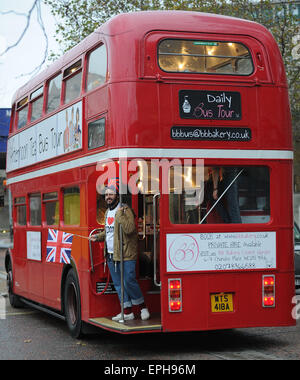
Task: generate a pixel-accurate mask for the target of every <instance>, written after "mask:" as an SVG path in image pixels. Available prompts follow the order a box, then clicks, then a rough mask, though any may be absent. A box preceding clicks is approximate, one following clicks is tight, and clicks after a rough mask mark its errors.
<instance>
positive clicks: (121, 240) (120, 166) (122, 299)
mask: <svg viewBox="0 0 300 380" xmlns="http://www.w3.org/2000/svg"><path fill="white" fill-rule="evenodd" d="M119 188H120V206H121V207H122V191H123V189H122V161H121V159H120V161H119ZM119 237H120V272H121V319H120V321H119V322H121V323H124V257H123V232H122V226H121V224H120V228H119Z"/></svg>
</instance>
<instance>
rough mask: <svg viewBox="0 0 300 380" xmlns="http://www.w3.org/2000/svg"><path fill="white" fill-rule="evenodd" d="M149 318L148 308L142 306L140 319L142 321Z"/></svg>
mask: <svg viewBox="0 0 300 380" xmlns="http://www.w3.org/2000/svg"><path fill="white" fill-rule="evenodd" d="M149 318H150V313H149V310H148V309H147V308H144V309H142V310H141V319H142V320H143V321H146V320H147V319H149Z"/></svg>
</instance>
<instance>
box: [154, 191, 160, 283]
mask: <svg viewBox="0 0 300 380" xmlns="http://www.w3.org/2000/svg"><path fill="white" fill-rule="evenodd" d="M159 197H160V193H156V194H155V195H154V197H153V265H154V277H153V282H154V285H156V286H161V282H157V279H156V269H157V248H156V243H157V232H156V198H159Z"/></svg>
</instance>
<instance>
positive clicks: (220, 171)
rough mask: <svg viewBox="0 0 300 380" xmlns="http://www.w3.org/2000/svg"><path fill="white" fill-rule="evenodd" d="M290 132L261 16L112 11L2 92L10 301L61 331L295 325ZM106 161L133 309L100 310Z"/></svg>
mask: <svg viewBox="0 0 300 380" xmlns="http://www.w3.org/2000/svg"><path fill="white" fill-rule="evenodd" d="M291 136H292V135H291V118H290V110H289V99H288V89H287V81H286V76H285V70H284V65H283V62H282V58H281V55H280V52H279V49H278V47H277V45H276V42H275V40H274V38H273V37H272V35H271V33H269V31H268V30H266V29H265V28H264V27H263V26H261V25H259V24H257V23H254V22H249V21H247V20H242V19H236V18H231V17H224V16H221V15H213V14H204V13H198V12H182V11H155V12H150V11H149V12H137V13H129V14H121V15H118V16H116V17H114V18H112V19H111V20H109V21H108V22H106V23H105V24H103V25H102V26H100V27H99V28H98V29H97V30H96V31H95V32H94V33H92V34H91V35H90V36H88V37H87V38H86V39H85V40H83V41H82V42H81V43H79V44H78V45H77V46H76V47H74V48H73V49H71V50H70V51H68V52H67V53H66V54H65V55H64V56H62V57H61V58H60V59H59V60H57V61H56V62H55V63H53V64H51V65H50V66H49V67H48V68H47V69H46V70H45V71H43V72H42V73H40V74H38V75H37V76H36V77H35V78H34V79H31V80H30V81H29V82H28V83H27V84H26V85H25V86H23V87H22V88H20V89H19V90H18V91H17V92H16V94H15V95H14V98H13V102H12V118H11V125H10V132H9V139H8V148H7V184H8V188H9V196H10V206H11V212H12V221H13V222H12V223H13V225H12V228H13V248H12V249H10V250H8V251H7V254H6V257H5V266H6V271H7V285H8V291H9V299H10V302H11V304H12V305H13V306H15V307H18V306H20V305H21V304H27V305H31V306H34V307H37V308H39V309H41V310H46V311H48V312H50V313H52V314H54V315H57V316H58V317H60V318H62V319H65V320H66V322H67V324H68V327H69V329H70V332H71V334H72V335H73V336H74V337H78V336H80V334H81V333H82V331H83V328H84V326H85V325H86V324H92V325H95V326H99V327H101V328H103V329H106V330H109V331H115V332H119V333H123V334H131V333H145V332H148V333H150V332H176V331H200V330H217V329H228V328H230V329H231V328H241V327H255V326H290V325H294V324H295V320H294V319H293V318H292V313H291V312H292V308H293V304H292V298H293V295H294V273H293V271H294V262H293V260H294V259H293V213H292V164H293V149H292V137H291ZM111 170H115V175H116V176H117V177H120V176H121V178H119V179H120V183H121V184H122V186H121V187H123V190H122V192H121V193H122V202H124V203H127V204H128V205H129V206H130V207H131V208H132V210H133V211H134V214H135V217H136V228H137V238H138V249H139V255H138V260H137V266H136V275H137V279H138V282H139V284H140V287H141V289H142V292H143V294H144V297H145V302H146V304H147V307H148V309H149V311H150V315H151V317H150V319H149V320H146V321H142V320H141V319H140V318H139V317H138V316H136V318H135V319H134V320H130V321H119V322H116V321H112V316H114V315H115V314H118V313H119V312H120V303H119V300H118V296H117V293H116V290H115V288H114V286H113V283H112V281H111V278H110V275H109V271H108V267H107V265H106V260H105V252H104V248H103V244H102V243H97V242H92V241H90V240H89V239H88V238H89V237H90V236H92V235H93V234H95V233H97V232H98V231H99V230H101V229H102V228H104V224H105V221H104V214H105V209H106V208H105V207H106V206H105V201H104V197H103V189H105V186H106V184H107V180H108V177H109V176H110V174H111ZM121 233H122V232H121ZM71 237H72V238H71ZM70 238H71V240H72V243H70V241H69V239H70ZM59 239H60V241H58V240H59ZM51 241H52V243H53V241H54V242H55V243H56V248H55V252H54V251H51V249H50V248H51V247H52V248H53V245H52V246H51V244H52V243H51ZM68 244H69V245H68Z"/></svg>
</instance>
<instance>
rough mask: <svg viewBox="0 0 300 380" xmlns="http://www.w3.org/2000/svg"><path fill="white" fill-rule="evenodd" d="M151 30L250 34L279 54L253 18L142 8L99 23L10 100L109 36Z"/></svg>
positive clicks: (19, 96)
mask: <svg viewBox="0 0 300 380" xmlns="http://www.w3.org/2000/svg"><path fill="white" fill-rule="evenodd" d="M155 30H159V31H170V32H171V31H176V32H197V33H210V34H214V33H216V34H221V33H222V34H227V35H244V36H252V37H254V38H256V39H257V40H259V41H261V42H262V43H263V45H264V46H266V45H269V49H268V50H269V53H270V52H271V54H273V55H274V58H275V59H276V58H277V56H278V53H279V49H278V47H277V44H276V43H275V41H274V38H273V37H272V35H271V33H270V32H269V31H268V30H267V29H266V28H265V27H264V26H262V25H260V24H258V23H256V22H253V21H249V20H243V19H239V18H234V17H229V16H223V15H216V14H210V13H201V12H191V11H143V12H132V13H123V14H120V15H117V16H115V17H113V18H112V19H110V20H108V21H107V22H106V23H104V24H103V25H101V26H100V27H99V28H97V29H96V30H95V31H94V32H93V33H91V34H90V35H89V36H88V37H86V38H85V39H84V40H83V41H81V42H80V43H79V44H78V45H76V46H75V47H73V48H72V49H70V50H69V51H68V52H66V53H65V54H64V55H63V56H62V57H61V58H59V59H58V60H57V61H55V62H54V63H53V64H51V65H50V66H49V67H48V68H47V69H45V70H44V71H42V72H41V73H40V74H38V75H37V76H36V77H35V78H33V79H31V80H30V81H29V82H27V83H26V84H25V85H24V86H23V87H21V88H20V89H19V90H17V91H16V93H15V94H14V96H13V103H14V102H15V101H17V100H20V99H21V98H22V97H24V96H26V95H27V94H28V93H29V92H30V91H32V90H34V89H35V88H36V87H37V86H39V85H41V84H42V83H43V82H44V81H45V80H46V79H49V78H51V77H53V76H54V75H55V74H57V73H58V72H59V71H60V70H61V69H62V68H64V67H65V66H66V65H69V64H71V63H73V62H75V60H76V59H77V58H78V57H79V56H80V55H82V54H83V53H84V52H85V51H87V50H89V49H90V48H92V47H93V46H95V45H96V44H97V43H98V42H100V41H101V40H103V39H106V40H108V39H109V38H113V37H116V36H120V35H124V34H127V35H128V37H129V38H133V37H135V39H136V38H143V37H144V35H145V34H146V33H148V32H150V31H155ZM132 42H133V41H132ZM270 45H271V46H270ZM132 46H133V45H132ZM274 49H275V50H274ZM279 56H280V53H279ZM278 70H279V71H280V72H279V73H278V74H279V76H281V75H282V73H281V71H282V70H281V69H279V68H278ZM275 77H276V75H275Z"/></svg>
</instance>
